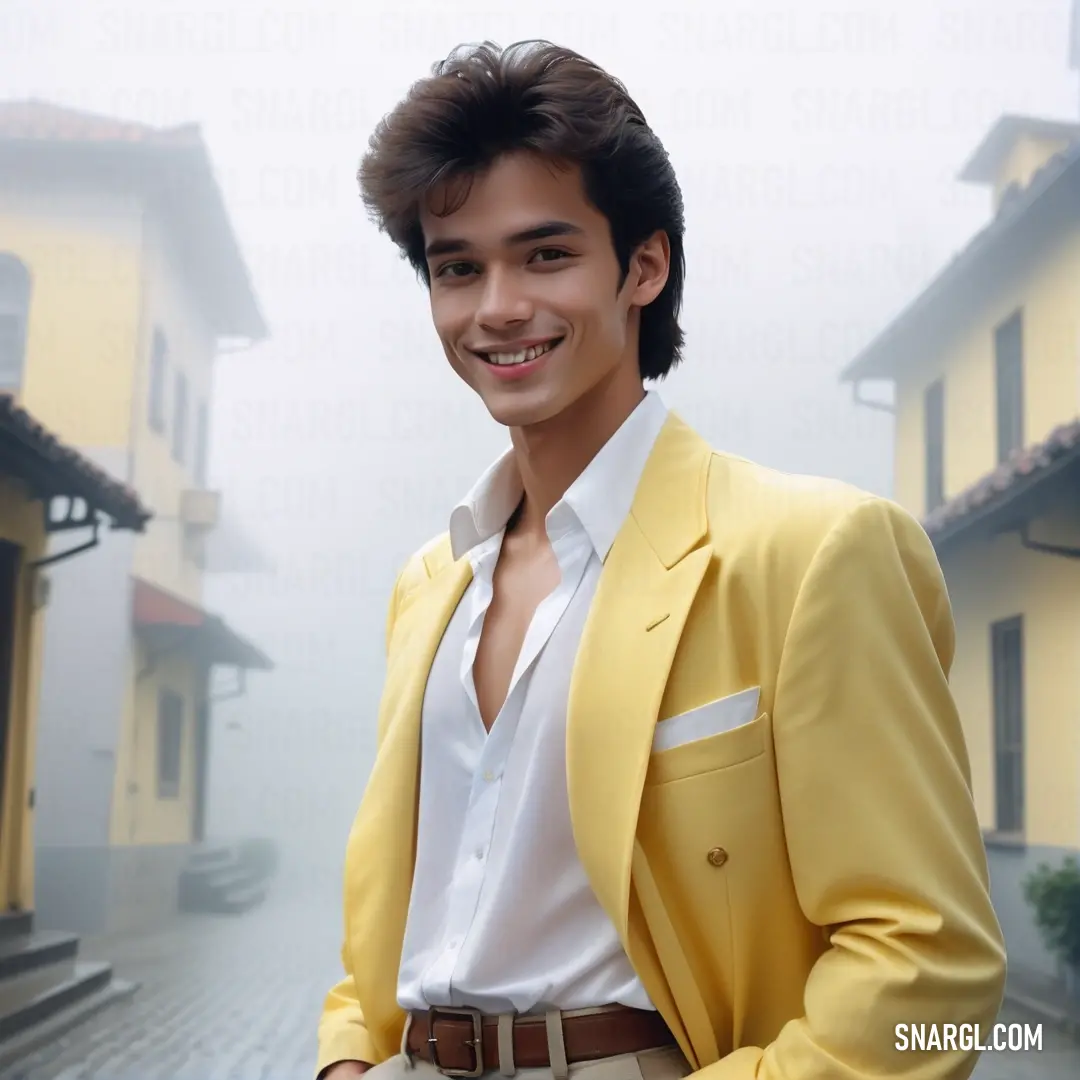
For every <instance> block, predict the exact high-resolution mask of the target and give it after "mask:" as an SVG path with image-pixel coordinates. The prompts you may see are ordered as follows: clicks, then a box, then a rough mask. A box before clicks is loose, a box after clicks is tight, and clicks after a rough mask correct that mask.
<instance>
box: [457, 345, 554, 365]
mask: <svg viewBox="0 0 1080 1080" xmlns="http://www.w3.org/2000/svg"><path fill="white" fill-rule="evenodd" d="M561 342H562V338H554V339H553V340H551V341H545V342H544V343H543V344H542V345H530V346H529V347H528V348H527V349H521V350H520V351H519V352H505V353H504V352H479V351H478V350H476V349H474V350H473V351H474V352H475V353H476V355H477V356H479V357H480V359H481V360H483V361H484V363H485V364H491V365H492V367H516V366H517V365H518V364H527V363H529V361H530V360H536V359H537V358H538V357H541V356H543V355H544V353H549V352H551V350H552V349H554V348H555V346H556V345H559V344H560V343H561Z"/></svg>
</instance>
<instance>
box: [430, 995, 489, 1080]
mask: <svg viewBox="0 0 1080 1080" xmlns="http://www.w3.org/2000/svg"><path fill="white" fill-rule="evenodd" d="M440 1016H441V1017H444V1018H446V1017H454V1016H463V1017H466V1018H468V1019H469V1020H471V1021H472V1028H473V1037H472V1038H471V1039H466V1040H465V1045H466V1046H471V1047H472V1048H473V1057H474V1058H475V1062H476V1063H475V1065H474V1066H473V1068H471V1069H449V1068H445V1067H444V1066H443V1065H441V1064H440V1063H439V1051H438V1043H439V1040H438V1039H437V1038H436V1037H435V1021H436V1020H437V1019H438V1018H439V1017H440ZM427 1041H428V1055H429V1057H430V1059H431V1064H432V1065H433V1066H434V1067H435V1069H436V1071H437V1072H440V1073H442V1075H443V1076H471V1077H477V1076H482V1075H483V1072H484V1034H483V1029H482V1022H481V1013H480V1010H479V1009H470V1008H467V1007H460V1006H452V1005H432V1006H431V1008H429V1009H428V1039H427Z"/></svg>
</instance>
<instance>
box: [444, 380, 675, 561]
mask: <svg viewBox="0 0 1080 1080" xmlns="http://www.w3.org/2000/svg"><path fill="white" fill-rule="evenodd" d="M667 415H668V411H667V407H666V406H665V405H664V403H663V401H661V399H660V395H659V394H657V393H656V391H654V390H650V391H649V392H648V393H646V395H645V397H644V399H643V400H642V401H641V403H640V404H639V405H638V406H637V408H636V409H634V411H633V412H632V413H631V414H630V415H629V416H628V417H627V418H626V419H625V420H624V421H623V423H622V425H621V426H620V427H619V429H618V431H616V432H615V434H614V435H612V436H611V438H610V439H608V441H607V442H606V443H605V444H604V445H603V447H601V449H600V451H599V452H598V453H597V454H596V456H595V457H594V458H593V459H592V461H590V462H589V464H588V465H587V466H586V467H585V470H584V472H582V474H581V475H580V476H579V477H578V478H577V479H576V480H575V481H574V482H573V484H571V485H570V488H569V489H568V490H567V492H566V494H565V495H564V496H563V497H562V499H561V500H560V502H559V504H556V507H553V508H552V513H555V511H556V509H558V507H559V506H560V505H562V504H565V505H566V506H567V507H569V508H570V510H572V511H573V513H574V515H575V516H576V517H577V519H578V521H579V522H580V523H581V527H582V528H583V529H584V530H585V533H586V535H587V536H588V538H589V542H590V543H591V544H592V546H593V548H594V550H595V551H596V554H597V555H598V556H599V557H600V559H601V560H603V559H606V558H607V555H608V552H609V551H610V550H611V545H612V544H613V543H614V542H615V537H616V536H617V535H618V532H619V529H620V528H622V523H623V521H624V520H625V519H626V515H627V514H629V513H630V507H631V506H632V505H633V502H634V495H635V493H636V492H637V487H638V483H639V482H640V481H641V474H642V473H643V472H644V471H645V463H646V461H647V460H648V457H649V454H651V453H652V448H653V444H654V443H655V442H656V438H657V436H658V435H659V434H660V429H661V428H662V427H663V426H664V422H665V421H666V420H667ZM521 495H522V486H521V477H520V475H519V474H518V470H517V465H516V463H515V461H514V452H513V449H508V450H506V451H505V452H504V453H503V454H502V455H501V456H500V457H499V458H498V460H496V461H495V462H494V464H492V465H491V466H490V467H489V468H488V469H487V470H486V471H485V472H484V474H483V476H481V477H480V479H479V480H478V481H477V482H476V484H475V485H474V486H473V488H472V490H471V491H470V492H469V494H468V495H466V496H465V498H464V499H462V500H461V502H459V503H458V504H457V506H455V507H454V510H453V512H452V513H451V515H450V546H451V550H452V552H453V556H454V558H455V559H459V558H461V556H462V555H464V554H466V553H467V552H470V551H472V550H473V549H474V548H476V547H477V546H478V545H480V544H484V543H486V542H487V541H490V540H492V539H493V538H495V537H497V536H499V535H500V534H501V533H502V531H503V530H504V529H505V528H506V523H507V521H508V520H509V519H510V515H511V514H512V513H513V512H514V510H515V508H516V507H517V505H518V503H519V502H520V501H521Z"/></svg>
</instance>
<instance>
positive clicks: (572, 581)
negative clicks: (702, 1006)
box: [398, 393, 667, 1013]
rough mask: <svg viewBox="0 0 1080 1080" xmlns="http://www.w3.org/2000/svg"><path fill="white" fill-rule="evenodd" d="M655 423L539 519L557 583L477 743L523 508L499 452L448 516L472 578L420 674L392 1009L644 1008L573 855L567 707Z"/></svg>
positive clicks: (627, 432)
mask: <svg viewBox="0 0 1080 1080" xmlns="http://www.w3.org/2000/svg"><path fill="white" fill-rule="evenodd" d="M666 417H667V409H666V408H665V407H664V404H663V403H662V402H661V400H660V398H659V397H658V396H657V395H656V394H655V393H649V394H647V395H646V397H645V399H644V400H643V401H642V402H641V404H640V405H638V407H637V408H636V409H635V410H634V412H633V413H632V414H631V415H630V416H629V417H628V418H627V419H626V421H625V422H624V423H623V425H622V426H621V427H620V428H619V430H618V431H617V432H616V433H615V434H614V435H613V436H612V437H611V439H609V440H608V442H607V443H606V444H605V445H604V447H603V448H602V449H601V450H600V452H599V453H598V454H597V455H596V456H595V457H594V458H593V460H592V461H591V462H590V464H589V465H588V467H587V468H586V469H585V471H584V472H583V473H582V474H581V476H580V477H579V478H578V479H577V480H576V481H575V482H574V484H573V485H572V486H571V487H570V489H569V490H568V491H567V492H566V494H565V496H564V497H563V498H562V499H561V500H560V501H559V502H558V503H557V504H556V505H555V506H554V507H553V508H552V509H551V512H550V513H549V514H548V516H547V521H546V525H547V533H548V537H549V539H550V541H551V545H552V548H553V549H554V553H555V558H556V559H557V561H558V565H559V570H560V572H561V580H560V582H559V584H558V585H557V586H556V588H555V589H554V591H553V592H552V593H551V594H550V595H549V596H548V597H546V598H545V599H544V600H543V601H542V602H541V603H540V604H539V606H538V607H537V609H536V613H535V614H534V615H533V618H532V621H531V623H530V624H529V628H528V631H527V632H526V634H525V639H524V642H523V644H522V648H521V653H520V655H519V657H518V660H517V664H516V666H515V668H514V673H513V675H512V677H511V681H510V687H509V691H508V694H507V698H506V702H505V704H504V705H503V707H502V709H501V710H500V711H499V714H498V716H497V717H496V718H495V722H494V723H493V724H492V727H491V732H490V734H489V733H488V732H487V731H485V729H484V724H483V721H482V720H481V718H480V711H479V708H478V706H477V703H476V689H475V686H474V683H473V661H474V659H475V657H476V650H477V646H478V644H479V642H480V632H481V630H482V629H483V625H484V613H485V612H486V611H487V609H488V606H489V604H490V603H491V598H492V577H493V574H494V570H495V564H496V562H497V561H498V557H499V550H500V547H501V544H502V538H503V532H504V530H505V526H506V522H507V521H508V519H509V517H510V515H511V513H512V512H513V510H514V508H515V507H516V506H517V504H518V501H519V500H520V498H521V491H522V488H521V480H520V476H519V475H518V472H517V469H516V466H515V463H514V458H513V454H512V453H511V452H509V451H508V452H507V453H506V454H504V455H503V457H501V458H500V459H499V460H498V461H497V462H496V463H495V464H494V465H493V466H492V467H491V468H490V469H489V470H488V471H487V472H486V473H485V474H484V476H483V477H482V478H481V479H480V481H479V482H478V483H477V485H476V486H475V487H474V488H473V490H472V492H471V493H470V494H469V496H468V497H467V498H466V499H465V500H464V501H463V502H462V503H460V504H459V505H458V506H457V507H456V508H455V510H454V512H453V514H452V516H451V519H450V540H451V545H452V548H453V553H454V557H455V558H458V557H460V556H462V555H464V554H465V553H466V552H467V553H468V556H469V559H470V560H471V562H472V567H473V580H472V581H471V582H470V584H469V586H468V588H467V589H466V591H465V593H464V595H463V596H462V599H461V601H460V603H459V604H458V606H457V609H456V610H455V612H454V614H453V616H452V618H451V620H450V623H449V625H448V627H447V629H446V633H445V634H444V636H443V639H442V641H441V643H440V645H439V648H438V650H437V652H436V655H435V659H434V662H433V664H432V667H431V672H430V674H429V676H428V683H427V688H426V692H425V696H424V705H423V713H422V720H421V728H422V733H421V765H420V807H419V825H418V836H417V851H416V868H415V872H414V876H413V886H412V896H411V900H410V904H409V914H408V922H407V924H406V929H405V940H404V946H403V950H402V961H401V969H400V972H399V980H398V1004H399V1005H400V1006H401V1007H402V1008H404V1009H407V1010H423V1009H427V1008H428V1007H430V1006H432V1005H444V1006H445V1005H452V1006H453V1005H456V1006H461V1005H469V1006H473V1007H475V1008H478V1009H481V1010H483V1011H484V1012H488V1013H503V1012H518V1013H527V1012H539V1011H544V1010H546V1009H552V1008H558V1009H578V1008H589V1007H593V1006H599V1005H607V1004H614V1003H618V1004H621V1005H629V1006H632V1007H636V1008H640V1009H651V1008H653V1005H652V1003H651V1002H650V1001H649V998H648V996H647V994H646V993H645V990H644V988H643V987H642V985H641V983H640V982H639V980H638V978H637V976H636V975H635V973H634V970H633V968H632V967H631V966H630V962H629V960H628V959H627V957H626V954H625V952H624V951H623V948H622V944H621V942H620V941H619V936H618V934H617V932H616V930H615V927H614V926H613V924H612V923H611V921H610V920H609V919H608V917H607V915H606V914H605V912H604V911H603V909H602V908H601V907H600V904H599V903H598V901H597V900H596V897H595V895H594V894H593V891H592V888H591V886H590V885H589V882H588V879H587V878H586V875H585V871H584V868H583V867H582V865H581V863H580V861H579V859H578V854H577V849H576V847H575V845H574V837H573V831H572V829H571V824H570V806H569V800H568V796H567V789H566V709H567V700H568V694H569V686H570V675H571V672H572V669H573V664H574V658H575V656H576V655H577V649H578V643H579V641H580V637H581V631H582V628H583V626H584V624H585V619H586V616H587V615H588V612H589V607H590V605H591V603H592V598H593V594H594V593H595V591H596V584H597V581H598V579H599V577H600V571H601V569H602V567H603V561H604V559H605V558H606V557H607V554H608V551H609V550H610V548H611V545H612V543H613V542H614V540H615V536H616V534H617V533H618V531H619V529H620V527H621V526H622V524H623V521H624V520H625V518H626V515H627V514H628V513H629V512H630V507H631V504H632V503H633V499H634V493H635V491H636V489H637V486H638V482H639V480H640V479H641V474H642V471H643V470H644V467H645V461H646V459H647V458H648V456H649V453H650V452H651V450H652V447H653V444H654V442H655V440H656V437H657V435H658V434H659V433H660V429H661V427H662V426H663V424H664V421H665V419H666Z"/></svg>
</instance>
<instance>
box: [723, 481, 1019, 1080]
mask: <svg viewBox="0 0 1080 1080" xmlns="http://www.w3.org/2000/svg"><path fill="white" fill-rule="evenodd" d="M953 649H954V626H953V619H952V612H951V609H950V606H949V599H948V595H947V592H946V588H945V582H944V579H943V577H942V574H941V569H940V567H939V565H938V561H937V558H936V555H935V553H934V550H933V548H932V546H931V544H930V541H929V539H928V538H927V536H926V534H925V532H923V530H922V528H921V527H920V526H919V525H918V523H917V522H916V521H915V520H914V519H913V518H912V517H910V516H909V515H908V514H907V513H905V512H904V511H903V510H901V509H900V508H899V507H897V506H895V505H894V504H892V503H890V502H888V501H886V500H883V499H877V498H866V499H865V500H864V501H861V502H860V503H858V504H857V505H856V506H854V508H853V509H851V510H850V511H849V512H848V513H847V514H846V515H845V516H844V517H843V518H842V519H841V520H840V521H839V523H838V524H837V525H835V526H834V527H833V528H832V530H831V531H830V532H829V534H828V535H827V537H826V539H825V540H824V542H823V543H822V544H821V546H820V548H819V549H818V551H817V553H816V554H815V556H814V558H813V559H812V561H811V564H810V567H809V569H808V570H807V573H806V576H805V578H804V579H803V583H802V585H801V587H800V590H799V594H798V597H797V600H796V603H795V606H794V611H793V614H792V619H791V623H790V626H789V629H788V633H787V637H786V641H785V644H784V648H783V653H782V659H781V664H780V671H779V675H778V681H777V689H776V694H775V700H774V709H773V714H774V715H773V721H774V739H775V748H776V767H777V774H778V781H779V788H780V799H781V805H782V812H783V817H784V829H785V834H786V838H787V845H788V851H789V856H790V860H791V867H792V872H793V876H794V881H795V886H796V890H797V895H798V899H799V903H800V906H801V908H802V910H803V912H804V914H805V915H806V917H807V919H809V920H810V921H811V922H812V923H814V924H815V925H817V926H820V927H821V928H822V929H823V931H824V932H825V933H827V934H828V940H829V943H830V948H829V949H828V950H827V951H826V952H825V953H823V954H822V956H821V957H820V958H819V960H818V961H817V963H816V964H815V966H814V968H813V970H812V972H811V974H810V977H809V979H808V980H807V984H806V990H805V994H804V1015H803V1016H802V1017H801V1018H799V1019H794V1020H792V1021H790V1022H789V1023H788V1024H786V1025H785V1026H784V1027H783V1028H782V1029H781V1031H780V1032H779V1034H778V1036H777V1038H776V1039H775V1040H774V1041H773V1042H772V1043H771V1044H770V1045H768V1046H765V1047H742V1048H740V1049H738V1050H736V1051H735V1052H734V1053H732V1054H730V1055H728V1056H727V1057H726V1058H723V1059H722V1060H720V1061H719V1062H717V1063H715V1064H713V1065H710V1066H707V1067H706V1068H705V1069H703V1070H702V1073H703V1074H705V1075H707V1077H708V1080H861V1078H864V1077H867V1076H889V1077H893V1078H894V1080H904V1078H906V1080H916V1078H918V1080H965V1078H967V1077H969V1076H970V1075H971V1072H972V1070H973V1069H974V1068H975V1064H976V1061H977V1058H978V1052H977V1050H972V1049H970V1048H967V1047H968V1046H969V1044H970V1039H967V1040H965V1038H964V1035H965V1033H966V1034H967V1035H968V1036H970V1035H971V1032H972V1029H970V1028H968V1029H964V1028H959V1029H958V1044H957V1045H956V1046H954V1047H953V1048H952V1049H945V1050H943V1051H941V1052H937V1051H925V1050H920V1051H915V1052H906V1053H905V1052H902V1051H901V1050H900V1049H898V1047H897V1025H902V1024H904V1025H910V1024H938V1025H958V1026H959V1025H965V1024H968V1025H974V1024H979V1025H981V1035H980V1038H981V1040H982V1041H983V1042H986V1041H987V1040H988V1039H989V1038H990V1037H991V1034H992V1026H993V1024H994V1022H995V1019H996V1017H997V1013H998V1010H999V1008H1000V1006H1001V1001H1002V995H1003V989H1004V978H1005V951H1004V944H1003V941H1002V935H1001V931H1000V928H999V926H998V922H997V919H996V917H995V914H994V910H993V908H992V906H991V903H990V894H989V884H988V874H987V866H986V855H985V849H984V847H983V843H982V835H981V832H980V829H979V823H978V820H977V817H976V812H975V807H974V803H973V800H972V796H971V790H970V785H971V780H970V768H969V764H968V757H967V750H966V746H965V743H964V738H963V733H962V731H961V726H960V720H959V717H958V715H957V709H956V705H955V703H954V701H953V698H952V695H951V693H950V690H949V685H948V675H949V669H950V666H951V664H952V658H953ZM940 1030H941V1029H940V1028H939V1031H940Z"/></svg>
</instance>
